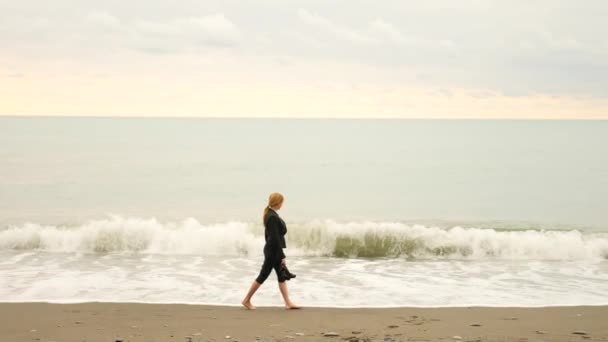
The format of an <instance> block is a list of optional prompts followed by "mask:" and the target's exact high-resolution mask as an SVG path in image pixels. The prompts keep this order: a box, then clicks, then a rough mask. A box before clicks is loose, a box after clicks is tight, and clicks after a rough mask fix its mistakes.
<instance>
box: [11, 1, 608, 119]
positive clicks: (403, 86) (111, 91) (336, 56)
mask: <svg viewBox="0 0 608 342" xmlns="http://www.w3.org/2000/svg"><path fill="white" fill-rule="evenodd" d="M606 18H608V2H606V1H605V0H597V1H596V0H585V1H574V0H572V1H561V0H525V1H524V0H521V1H519V0H514V1H507V0H501V1H494V0H469V1H467V0H462V1H451V0H444V1H435V0H430V1H405V0H399V1H390V0H385V1H353V0H348V1H346V0H345V1H329V0H318V1H317V0H309V1H284V0H264V1H245V0H242V1H231V0H221V1H207V0H196V1H190V0H180V1H168V0H142V1H140V0H129V1H124V0H104V1H101V0H96V1H92V0H53V1H39V0H36V1H34V0H19V1H16V0H0V115H97V116H102V115H108V116H203V117H374V118H375V117H378V118H380V117H403V118H535V119H536V118H604V119H608V38H607V37H608V20H606Z"/></svg>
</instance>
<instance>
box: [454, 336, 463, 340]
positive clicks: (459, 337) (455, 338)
mask: <svg viewBox="0 0 608 342" xmlns="http://www.w3.org/2000/svg"><path fill="white" fill-rule="evenodd" d="M452 339H453V340H458V341H460V340H462V336H458V335H454V336H452Z"/></svg>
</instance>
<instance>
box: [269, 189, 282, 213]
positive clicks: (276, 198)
mask: <svg viewBox="0 0 608 342" xmlns="http://www.w3.org/2000/svg"><path fill="white" fill-rule="evenodd" d="M282 205H283V195H281V194H280V193H278V192H273V193H271V194H270V196H269V197H268V206H269V207H271V208H272V209H281V206H282Z"/></svg>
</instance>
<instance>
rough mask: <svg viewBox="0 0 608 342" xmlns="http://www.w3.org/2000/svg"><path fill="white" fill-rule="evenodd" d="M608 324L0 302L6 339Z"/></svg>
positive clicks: (600, 332) (585, 309)
mask: <svg viewBox="0 0 608 342" xmlns="http://www.w3.org/2000/svg"><path fill="white" fill-rule="evenodd" d="M606 317H608V307H607V306H576V307H549V308H484V307H470V308H381V309H337V308H304V309H302V310H297V311H286V310H284V309H282V308H278V307H261V308H258V310H256V311H248V310H245V309H244V308H241V307H226V306H207V305H184V304H136V303H79V304H49V303H2V304H0V322H1V324H0V340H1V341H3V342H4V341H6V342H16V341H55V342H63V341H65V342H68V341H78V342H83V341H112V342H114V341H145V342H151V341H193V342H197V341H256V340H259V341H344V340H347V341H440V340H445V341H457V340H462V341H607V340H608V324H606V322H607V321H606ZM328 333H335V334H336V335H337V336H325V335H332V334H328Z"/></svg>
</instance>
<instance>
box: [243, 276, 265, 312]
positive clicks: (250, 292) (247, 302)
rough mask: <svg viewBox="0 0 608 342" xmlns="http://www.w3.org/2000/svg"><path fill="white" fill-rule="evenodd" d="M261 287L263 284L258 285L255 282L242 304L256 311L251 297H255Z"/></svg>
mask: <svg viewBox="0 0 608 342" xmlns="http://www.w3.org/2000/svg"><path fill="white" fill-rule="evenodd" d="M260 286H262V284H260V283H258V282H257V281H255V280H254V281H253V283H251V286H250V287H249V292H247V295H246V296H245V299H243V301H242V302H241V304H243V305H244V306H245V307H246V308H247V309H249V310H255V306H253V304H251V297H253V295H254V294H255V291H257V290H258V289H259V288H260Z"/></svg>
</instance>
